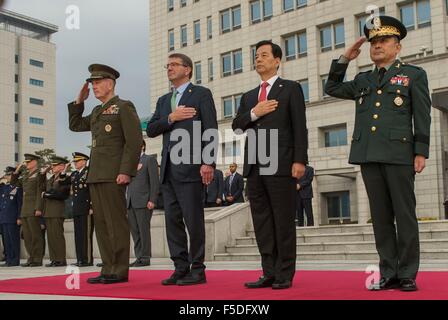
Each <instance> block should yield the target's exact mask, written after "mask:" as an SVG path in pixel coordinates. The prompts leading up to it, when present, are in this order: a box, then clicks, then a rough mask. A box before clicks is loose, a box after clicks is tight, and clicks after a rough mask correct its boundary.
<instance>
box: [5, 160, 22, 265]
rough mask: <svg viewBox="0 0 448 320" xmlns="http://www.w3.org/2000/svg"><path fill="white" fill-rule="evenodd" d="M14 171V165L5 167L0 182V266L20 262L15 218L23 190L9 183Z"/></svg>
mask: <svg viewBox="0 0 448 320" xmlns="http://www.w3.org/2000/svg"><path fill="white" fill-rule="evenodd" d="M14 171H15V168H14V167H7V168H6V170H5V176H4V179H5V184H0V230H1V232H2V234H3V237H4V242H3V245H4V246H5V255H6V263H5V264H3V265H1V267H14V266H18V265H19V264H20V227H19V225H18V224H17V222H18V221H17V220H18V218H19V214H20V209H21V207H22V199H23V192H22V188H19V187H17V186H15V185H12V184H11V183H10V182H11V175H12V174H13V173H14ZM2 179H3V178H2Z"/></svg>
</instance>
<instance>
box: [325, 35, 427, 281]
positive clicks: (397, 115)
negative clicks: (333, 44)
mask: <svg viewBox="0 0 448 320" xmlns="http://www.w3.org/2000/svg"><path fill="white" fill-rule="evenodd" d="M403 28H404V27H403ZM379 30H380V29H379V28H378V31H379ZM401 30H402V29H401ZM368 34H369V33H368V31H366V35H368ZM405 34H406V32H405V31H404V32H402V33H401V38H403V37H404V36H405ZM377 35H381V33H380V34H378V32H377ZM371 36H372V35H371ZM368 38H369V39H370V38H371V37H369V36H368ZM341 59H342V60H343V58H341ZM341 59H340V60H339V61H338V60H334V61H333V63H332V65H331V70H330V73H329V79H328V82H327V85H326V88H325V91H326V92H327V93H328V94H329V95H331V96H334V97H337V98H341V99H351V100H355V103H356V117H355V128H354V131H353V139H352V144H351V152H350V158H349V162H350V163H351V164H359V165H361V173H362V177H363V180H364V184H365V186H366V190H367V194H368V197H369V203H370V209H371V216H372V222H373V229H374V233H375V242H376V248H377V251H378V254H379V256H380V272H381V275H382V276H383V277H386V278H398V279H414V280H415V278H416V276H417V272H418V268H419V256H420V247H419V231H418V222H417V217H416V212H415V207H416V199H415V193H414V181H415V169H414V160H415V156H417V155H421V156H424V157H425V158H428V156H429V137H430V124H431V117H430V108H431V101H430V96H429V90H428V80H427V76H426V73H425V71H424V70H423V69H422V68H419V67H416V66H412V65H408V64H405V63H402V62H401V61H400V60H396V61H395V63H393V64H392V65H391V66H389V68H388V69H387V68H386V69H387V71H386V70H383V72H384V71H386V72H385V74H384V75H383V76H380V74H379V70H377V68H375V70H373V71H370V72H363V73H359V74H358V75H357V76H356V77H355V79H354V80H353V81H348V82H343V79H344V77H345V73H346V70H347V67H348V63H341V61H342V60H341ZM394 220H396V227H395V224H394Z"/></svg>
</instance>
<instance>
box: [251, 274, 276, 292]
mask: <svg viewBox="0 0 448 320" xmlns="http://www.w3.org/2000/svg"><path fill="white" fill-rule="evenodd" d="M274 281H275V278H274V277H266V276H261V277H260V279H258V280H257V281H255V282H246V283H245V284H244V286H245V287H246V288H249V289H259V288H268V287H271V286H272V284H273V283H274Z"/></svg>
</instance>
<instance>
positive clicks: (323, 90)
mask: <svg viewBox="0 0 448 320" xmlns="http://www.w3.org/2000/svg"><path fill="white" fill-rule="evenodd" d="M327 79H328V75H326V76H321V77H320V81H321V84H322V98H326V97H329V95H328V94H327V93H326V92H325V85H326V84H327Z"/></svg>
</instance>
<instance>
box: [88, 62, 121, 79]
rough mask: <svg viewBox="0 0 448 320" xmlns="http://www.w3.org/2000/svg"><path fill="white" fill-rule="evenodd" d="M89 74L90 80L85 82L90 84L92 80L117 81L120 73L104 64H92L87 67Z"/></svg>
mask: <svg viewBox="0 0 448 320" xmlns="http://www.w3.org/2000/svg"><path fill="white" fill-rule="evenodd" d="M89 72H90V73H91V75H90V78H88V79H87V80H86V81H87V82H92V81H93V80H100V79H112V80H117V79H118V78H119V77H120V73H119V72H118V71H117V70H115V69H114V68H112V67H109V66H106V65H104V64H97V63H96V64H92V65H90V66H89Z"/></svg>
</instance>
